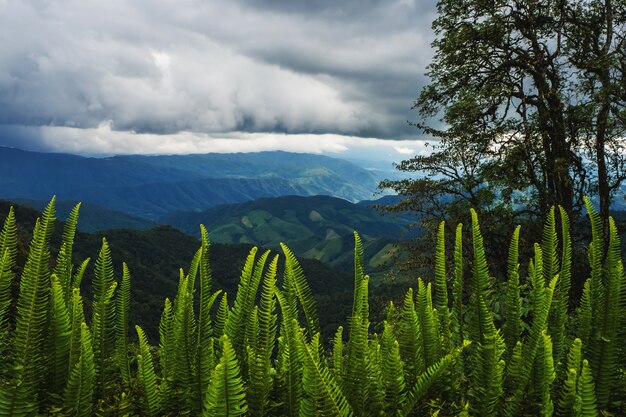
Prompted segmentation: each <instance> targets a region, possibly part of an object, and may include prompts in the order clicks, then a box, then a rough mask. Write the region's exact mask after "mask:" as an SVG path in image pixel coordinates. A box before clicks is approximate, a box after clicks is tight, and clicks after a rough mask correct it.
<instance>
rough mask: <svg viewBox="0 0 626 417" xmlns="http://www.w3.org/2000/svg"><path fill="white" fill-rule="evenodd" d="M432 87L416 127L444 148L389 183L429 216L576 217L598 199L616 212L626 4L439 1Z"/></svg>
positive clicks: (623, 132)
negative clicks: (459, 212)
mask: <svg viewBox="0 0 626 417" xmlns="http://www.w3.org/2000/svg"><path fill="white" fill-rule="evenodd" d="M437 9H438V13H439V16H438V17H437V19H436V20H435V21H434V22H433V29H434V31H435V33H436V35H437V38H436V40H435V41H434V43H433V47H434V49H435V56H434V58H433V60H432V62H431V64H430V65H429V67H428V70H429V72H428V75H429V76H430V78H431V82H430V84H429V85H427V86H426V87H425V88H424V89H423V90H422V92H421V94H420V96H419V98H418V99H417V100H416V101H415V105H414V108H415V109H417V110H418V111H419V113H420V115H421V116H422V121H420V122H418V123H415V126H416V127H418V128H420V129H422V130H423V131H424V132H425V133H426V134H427V135H430V136H432V137H433V138H434V139H435V141H434V145H433V152H432V153H431V154H430V155H428V156H416V157H414V158H412V159H410V160H407V161H403V162H402V163H401V164H400V165H399V166H398V168H399V169H400V170H403V171H409V172H421V173H422V174H424V175H425V176H423V177H421V178H418V179H413V180H402V181H383V182H382V183H381V187H383V188H391V189H393V190H395V191H396V192H398V193H399V194H401V195H404V196H407V197H409V198H408V199H407V200H406V201H405V202H404V203H402V204H401V205H399V206H397V207H395V208H394V209H395V210H404V209H407V208H408V209H412V210H417V211H420V212H422V213H423V214H424V215H425V216H426V217H424V220H426V221H427V219H428V218H432V217H433V216H434V217H438V218H440V217H442V216H450V215H451V214H453V212H454V211H455V210H456V207H461V208H462V209H465V207H463V206H466V205H471V206H475V207H479V208H480V209H481V210H482V211H483V218H485V215H484V213H485V212H498V213H500V214H502V213H504V212H508V213H511V214H510V215H509V217H510V218H511V219H514V218H515V217H519V215H522V216H524V217H525V218H532V217H536V216H540V215H542V214H543V213H545V212H546V211H547V209H548V208H549V207H550V206H552V205H561V206H562V207H564V208H565V210H566V212H567V213H568V214H569V215H570V217H571V215H572V214H573V213H574V214H575V213H577V212H578V211H580V210H581V209H582V207H583V205H584V204H583V196H584V195H597V196H598V197H599V200H600V208H601V214H602V216H603V217H604V218H607V216H608V208H609V204H610V201H611V198H612V196H613V195H614V194H615V192H616V191H617V189H618V187H619V185H620V184H621V182H622V181H623V180H624V179H625V178H626V176H625V174H626V166H625V159H624V147H625V145H624V142H625V140H626V117H625V116H626V111H625V110H624V103H625V102H626V81H625V79H624V72H625V70H626V64H625V62H626V40H625V34H626V33H625V32H626V31H625V29H626V1H624V0H604V1H586V0H570V1H567V0H548V1H541V2H539V1H533V0H516V1H512V2H509V1H503V0H495V1H485V0H480V1H476V0H474V1H470V0H440V1H439V3H438V5H437Z"/></svg>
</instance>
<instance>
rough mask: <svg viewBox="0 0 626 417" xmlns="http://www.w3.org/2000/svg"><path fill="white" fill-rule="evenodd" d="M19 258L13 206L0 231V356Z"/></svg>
mask: <svg viewBox="0 0 626 417" xmlns="http://www.w3.org/2000/svg"><path fill="white" fill-rule="evenodd" d="M16 259H17V226H16V223H15V214H14V212H13V207H11V208H10V209H9V214H8V215H7V217H6V219H5V220H4V227H3V228H2V232H0V338H1V339H2V340H1V341H0V357H3V356H4V351H5V347H6V346H5V343H6V339H7V338H8V333H9V320H8V318H9V310H10V307H11V304H12V301H13V297H12V294H11V289H12V285H13V281H14V279H15V272H14V267H15V260H16Z"/></svg>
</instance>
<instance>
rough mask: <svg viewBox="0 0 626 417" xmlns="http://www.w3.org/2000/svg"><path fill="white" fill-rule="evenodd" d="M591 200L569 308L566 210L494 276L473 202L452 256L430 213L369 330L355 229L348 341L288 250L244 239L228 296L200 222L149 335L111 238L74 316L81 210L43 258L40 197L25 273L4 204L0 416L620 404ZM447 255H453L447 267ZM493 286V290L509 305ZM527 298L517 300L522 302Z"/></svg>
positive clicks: (616, 331) (620, 303)
mask: <svg viewBox="0 0 626 417" xmlns="http://www.w3.org/2000/svg"><path fill="white" fill-rule="evenodd" d="M588 212H589V216H590V219H591V223H592V229H593V238H592V243H591V245H590V250H589V261H590V264H591V277H590V278H589V280H588V281H587V285H586V287H585V291H584V293H583V298H582V299H581V300H580V308H579V312H578V313H577V314H576V315H575V318H569V317H568V315H567V312H568V311H569V310H570V307H571V305H570V304H571V303H570V300H569V297H568V293H569V291H568V288H569V287H568V285H569V284H568V282H566V281H567V280H568V279H569V273H570V270H569V268H570V265H571V259H570V258H571V250H570V249H569V245H570V242H569V234H568V227H569V223H568V222H567V219H566V217H565V216H562V217H561V222H562V225H561V226H562V227H561V233H560V234H559V233H557V225H556V220H555V218H554V211H551V212H550V213H549V214H548V219H547V221H546V223H545V227H544V234H543V237H542V243H541V244H536V245H535V246H534V257H533V258H532V259H531V260H530V262H529V268H528V270H527V271H523V270H520V268H519V262H520V259H519V255H518V248H519V236H520V233H521V231H520V229H519V228H517V229H515V232H514V233H513V237H512V239H511V243H510V245H509V246H508V247H509V268H508V274H506V278H504V279H506V280H507V285H506V286H503V287H501V286H500V285H496V284H497V280H496V278H495V277H493V276H491V274H490V270H489V266H488V263H487V258H486V255H485V251H484V243H483V238H482V234H481V231H480V225H479V221H478V215H477V213H476V212H475V211H473V210H472V211H471V240H472V251H471V256H467V257H465V258H464V253H463V251H464V248H463V246H462V245H460V244H459V242H460V241H461V239H462V227H460V226H459V227H457V228H456V231H457V236H456V240H455V245H454V250H453V253H447V250H446V244H445V233H444V231H445V224H443V223H442V224H441V226H440V233H439V237H438V240H437V243H436V249H437V250H436V252H437V257H436V263H435V270H436V273H435V281H434V282H432V283H429V282H425V281H423V280H422V279H418V280H417V285H416V288H414V289H413V288H411V289H409V290H408V292H407V294H406V297H405V299H404V302H403V306H402V308H401V309H400V311H396V309H395V307H394V306H393V304H392V303H390V305H389V308H388V313H387V317H386V320H385V321H384V322H383V323H382V324H381V326H380V327H379V326H378V323H375V322H371V321H370V320H371V316H370V301H371V300H370V291H369V277H368V276H367V275H366V274H365V270H364V265H363V260H362V258H363V252H362V246H361V240H360V237H359V236H358V235H357V234H355V253H354V271H355V273H354V292H353V294H354V300H353V302H352V312H351V314H350V316H349V317H348V321H347V326H348V339H347V340H344V334H343V327H340V328H339V329H338V331H337V332H336V333H335V336H334V339H333V341H332V351H331V350H328V349H327V347H328V346H327V344H326V343H325V341H324V338H323V334H322V333H321V332H320V320H319V317H318V312H317V310H318V306H317V304H316V302H315V299H314V298H313V291H312V288H311V287H310V286H309V282H308V281H307V279H306V277H305V275H304V272H303V271H302V268H301V266H300V265H299V262H298V260H297V259H296V258H295V257H294V256H293V254H292V253H291V252H290V251H289V249H288V248H287V247H283V255H284V257H285V258H286V266H285V268H284V270H283V273H282V277H280V276H279V273H278V271H279V270H278V262H279V255H274V256H272V257H271V258H270V254H269V252H265V253H263V254H261V255H259V254H258V253H257V250H256V248H255V249H253V250H252V251H251V252H250V254H249V256H248V260H247V261H246V263H245V265H244V267H243V271H242V274H241V279H240V283H239V287H238V290H237V292H236V293H235V294H234V297H230V299H231V300H233V299H234V301H233V303H232V304H229V302H228V297H227V295H226V293H222V292H221V290H214V289H213V288H212V283H213V273H212V271H211V267H210V264H209V256H208V255H209V249H210V245H209V240H208V233H207V232H206V230H205V229H204V227H201V236H202V241H201V244H200V248H199V249H198V251H197V252H196V255H195V256H194V258H193V260H192V262H191V264H190V266H189V268H188V269H187V271H184V270H182V269H181V270H180V272H179V277H178V290H177V294H176V296H175V297H174V298H173V299H172V300H170V299H166V300H165V304H164V309H163V313H162V315H161V319H160V325H159V340H158V346H157V344H154V345H151V344H150V341H149V339H148V337H147V335H146V334H145V333H144V331H143V330H142V328H141V327H139V326H136V327H135V329H136V333H137V339H138V344H137V345H135V344H133V343H132V340H131V339H130V338H129V332H128V328H127V327H128V317H129V306H130V305H131V304H130V300H129V298H130V297H131V289H130V287H131V283H130V270H129V268H128V267H127V266H125V265H124V266H123V268H122V270H123V273H122V276H121V277H120V278H117V277H116V275H115V271H114V269H113V267H112V265H113V261H112V259H111V255H110V251H109V249H108V243H107V241H106V240H103V241H102V248H101V251H100V255H99V256H98V260H97V262H96V268H95V272H94V276H93V278H92V279H93V282H94V285H93V288H94V291H93V299H92V300H85V304H87V305H89V306H90V308H89V309H88V310H87V314H88V318H86V317H85V312H84V311H83V298H82V296H81V295H80V289H79V288H78V286H76V285H74V284H75V281H76V280H77V279H78V280H80V278H77V277H76V274H72V273H71V271H72V270H73V269H74V261H73V259H72V257H73V255H72V254H73V253H74V252H75V251H74V250H73V238H72V235H73V229H74V228H75V224H76V221H77V218H78V208H77V209H76V211H75V213H74V216H73V218H72V221H71V224H69V225H68V226H67V227H66V230H67V233H66V234H65V236H64V238H63V239H64V244H63V246H62V250H61V251H60V252H59V253H58V255H57V257H56V258H57V259H56V263H55V265H56V266H55V268H54V269H51V268H48V264H49V262H48V261H49V256H50V255H49V245H50V243H49V238H48V236H49V233H50V229H51V228H52V222H53V213H54V201H52V202H51V203H50V205H49V207H48V209H47V210H46V212H45V213H44V214H43V216H42V218H41V220H40V221H38V222H37V224H36V230H35V233H34V237H33V241H32V243H31V251H30V254H29V258H28V262H27V267H26V268H24V270H23V271H22V273H21V274H11V273H9V271H13V269H14V268H13V267H14V261H13V260H12V259H13V258H14V257H12V255H11V254H12V253H13V251H14V247H15V244H16V243H15V242H16V239H15V238H14V235H15V233H14V230H15V227H14V225H15V217H14V216H13V215H12V212H10V214H9V216H8V217H7V220H6V222H5V227H4V229H3V233H2V234H0V250H1V251H2V253H4V261H3V262H5V263H4V264H3V269H2V270H1V271H2V272H3V274H2V275H1V276H0V278H2V280H3V281H2V282H1V283H2V285H4V286H7V285H8V286H9V287H10V286H12V285H13V283H14V279H15V278H16V277H17V276H18V275H19V280H18V285H19V288H20V291H19V294H18V295H17V298H16V299H13V298H12V297H11V293H10V292H9V293H8V294H9V295H8V296H7V295H6V294H4V293H3V292H0V297H4V298H3V299H0V301H2V300H4V301H3V302H4V303H3V304H0V306H5V305H6V307H4V310H2V311H4V312H5V313H4V314H5V318H4V319H3V321H2V322H0V324H2V325H3V326H4V330H3V331H4V332H5V333H4V334H5V335H6V340H7V342H5V344H4V345H2V346H3V351H2V355H4V357H3V361H2V366H1V368H2V369H0V378H1V379H0V414H2V415H7V416H24V415H33V414H37V413H41V414H46V413H58V412H61V413H63V414H65V415H77V416H88V415H94V414H97V415H146V416H157V415H206V416H239V415H251V416H316V415H317V416H352V415H354V416H383V415H396V416H414V415H425V414H427V413H430V414H433V415H439V416H449V415H471V416H519V415H528V416H536V415H542V416H551V415H553V414H557V415H559V416H594V415H598V412H599V411H603V412H607V413H616V414H619V413H623V412H624V411H625V410H626V408H625V407H626V405H625V404H624V403H623V398H622V393H623V392H624V388H625V387H624V386H623V384H624V381H623V375H624V370H625V368H626V366H625V365H626V364H625V363H624V358H626V352H625V351H624V346H623V344H622V343H620V338H621V337H622V332H623V331H622V330H621V329H620V326H622V325H623V323H624V321H625V320H626V318H625V317H624V316H625V313H624V311H625V307H626V282H625V281H626V276H625V274H624V269H623V266H622V260H621V256H620V250H619V248H620V246H619V239H618V237H617V230H616V228H615V225H614V222H613V221H612V219H610V220H609V224H610V225H611V228H610V236H609V240H608V241H609V247H608V248H607V249H606V251H607V256H606V257H605V259H601V258H600V256H601V254H602V253H603V251H604V247H603V244H604V241H605V240H604V238H603V236H602V234H601V233H602V227H601V225H602V221H601V220H600V219H599V215H598V214H597V213H596V212H595V211H594V209H593V207H592V206H591V205H590V204H588ZM559 246H560V247H561V248H562V250H561V251H559V250H558V248H559ZM449 255H452V256H450V257H451V258H453V259H454V268H453V269H454V271H453V273H452V271H450V272H451V273H450V274H449V273H448V269H449V268H446V259H447V258H448V256H449ZM468 255H470V254H468ZM464 263H468V264H469V265H468V270H471V274H470V276H469V279H464V277H463V270H464V269H465V268H464ZM470 267H471V268H470ZM78 270H79V271H81V269H78ZM68 271H70V272H68ZM83 271H84V270H83ZM80 274H82V272H80ZM449 278H453V280H452V279H449ZM118 279H120V281H119V282H120V284H119V285H118ZM449 280H452V281H453V282H452V284H451V285H450V287H451V291H450V290H449V288H448V286H449ZM7 281H8V283H7ZM0 289H1V288H0ZM5 292H6V291H5ZM218 299H219V300H218ZM499 300H505V301H504V303H503V306H498V304H499ZM35 301H38V302H35ZM215 304H217V305H215ZM522 307H523V308H528V309H529V311H528V314H522V310H523V308H522ZM502 308H504V314H502V313H501V309H502ZM89 315H90V316H89ZM376 329H380V331H379V332H377V331H376ZM25 335H26V336H25ZM576 336H578V337H576ZM4 358H6V359H4Z"/></svg>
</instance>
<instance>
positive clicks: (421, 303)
mask: <svg viewBox="0 0 626 417" xmlns="http://www.w3.org/2000/svg"><path fill="white" fill-rule="evenodd" d="M415 307H416V311H417V316H418V319H419V322H420V323H421V327H422V346H423V347H422V352H424V366H425V367H427V368H428V367H429V366H430V365H432V364H433V363H435V362H436V361H438V360H439V358H440V357H441V341H440V335H439V326H438V324H437V313H438V311H435V310H433V305H432V296H431V285H430V284H428V285H426V284H424V281H422V280H421V279H418V280H417V303H416V306H415ZM444 308H445V307H444ZM446 310H447V308H446Z"/></svg>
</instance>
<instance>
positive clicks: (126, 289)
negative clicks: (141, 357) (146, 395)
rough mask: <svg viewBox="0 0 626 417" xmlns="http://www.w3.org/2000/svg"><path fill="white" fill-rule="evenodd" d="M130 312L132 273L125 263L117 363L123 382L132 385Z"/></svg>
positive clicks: (119, 298) (118, 307) (119, 304)
mask: <svg viewBox="0 0 626 417" xmlns="http://www.w3.org/2000/svg"><path fill="white" fill-rule="evenodd" d="M129 310H130V271H129V270H128V266H127V265H126V263H125V262H124V263H123V264H122V283H121V285H120V291H119V294H118V295H117V300H116V312H117V323H116V326H115V330H116V343H117V345H116V347H117V362H118V366H119V369H120V374H121V376H122V381H124V383H125V384H126V385H127V386H129V385H130V364H129V361H128V315H129Z"/></svg>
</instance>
